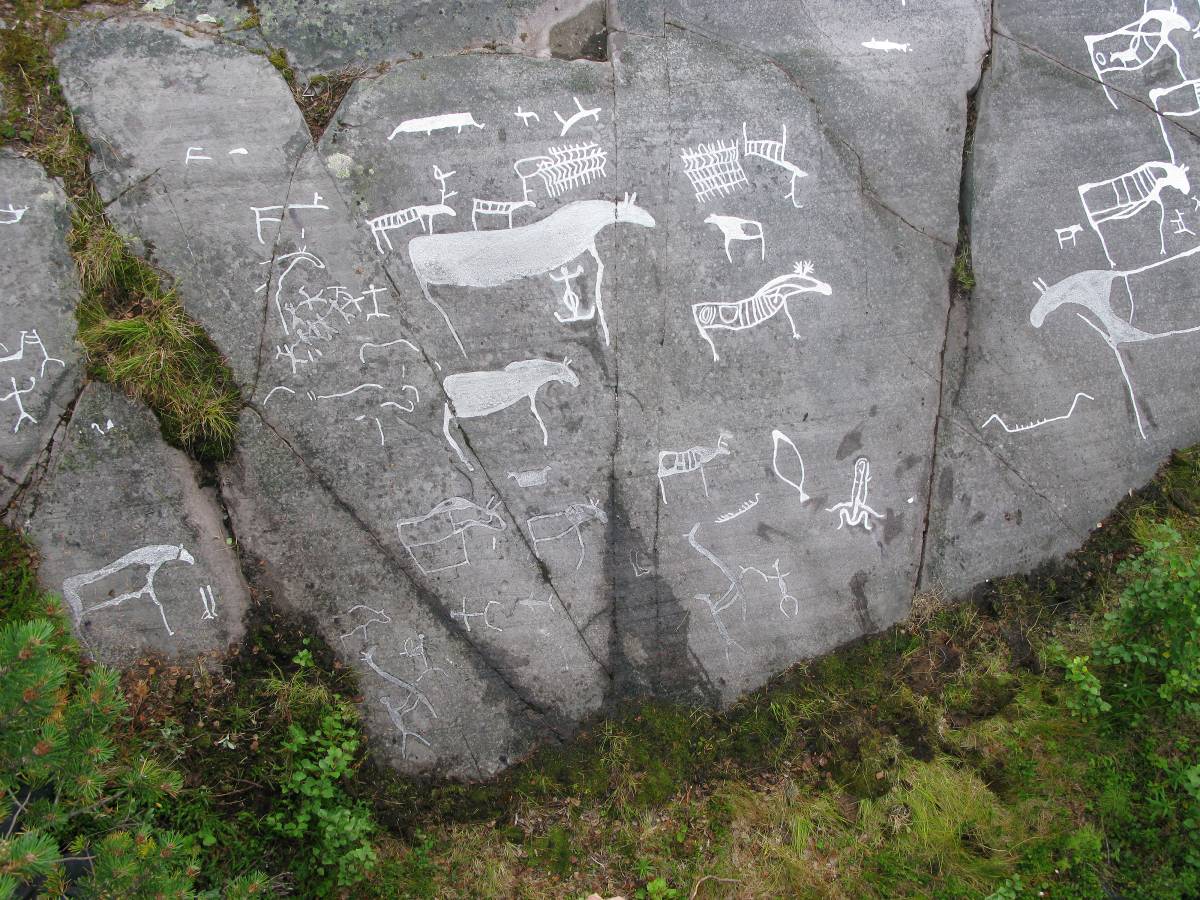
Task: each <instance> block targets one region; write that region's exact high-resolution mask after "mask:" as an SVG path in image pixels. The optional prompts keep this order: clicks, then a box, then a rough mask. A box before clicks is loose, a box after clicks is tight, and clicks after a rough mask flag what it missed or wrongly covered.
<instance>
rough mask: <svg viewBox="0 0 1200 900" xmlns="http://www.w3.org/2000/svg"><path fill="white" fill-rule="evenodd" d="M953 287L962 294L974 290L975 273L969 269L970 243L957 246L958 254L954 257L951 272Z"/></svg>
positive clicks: (966, 242) (964, 242)
mask: <svg viewBox="0 0 1200 900" xmlns="http://www.w3.org/2000/svg"><path fill="white" fill-rule="evenodd" d="M951 275H952V277H953V278H954V283H955V285H957V286H958V289H959V290H960V291H962V292H963V293H964V294H966V293H970V292H971V291H973V290H975V271H974V269H972V268H971V244H970V241H966V240H964V241H962V242H961V243H960V244H959V248H958V253H956V254H955V256H954V269H953V270H952V272H951Z"/></svg>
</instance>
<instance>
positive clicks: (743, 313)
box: [692, 262, 833, 362]
mask: <svg viewBox="0 0 1200 900" xmlns="http://www.w3.org/2000/svg"><path fill="white" fill-rule="evenodd" d="M812 271H813V265H812V263H810V262H803V263H796V267H795V269H794V270H793V271H792V272H791V273H789V274H787V275H780V276H779V277H778V278H773V279H771V280H770V281H768V282H767V283H766V284H764V285H763V286H762V287H760V288H759V289H758V290H757V291H756V292H755V294H754V296H752V297H747V298H746V299H744V300H734V301H732V302H728V303H726V302H721V301H717V302H704V303H693V304H692V318H693V319H694V320H695V322H696V328H697V330H699V332H700V336H701V337H702V338H704V340H706V341H707V342H708V346H709V348H710V349H711V350H712V354H713V362H716V361H717V360H719V359H720V358H721V357H720V354H718V353H717V346H716V344H714V343H713V339H712V335H711V334H710V332H712V331H745V330H746V329H748V328H754V327H755V326H757V325H761V324H762V323H763V322H765V321H767V320H768V319H770V318H771V317H772V316H774V315H775V314H776V313H777V312H779V311H780V310H783V314H784V315H785V316H787V320H788V323H789V324H790V325H791V326H792V337H793V338H794V339H796V340H799V339H800V332H799V331H797V330H796V320H795V319H793V318H792V311H791V309H789V308H788V300H790V299H791V298H792V297H794V296H796V295H797V294H807V293H816V294H821V295H823V296H825V297H828V296H830V295H831V294H832V293H833V288H831V287H830V286H829V285H827V284H826V283H825V282H823V281H820V280H818V279H816V278H814V277H813V275H812Z"/></svg>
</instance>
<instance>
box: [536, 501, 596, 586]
mask: <svg viewBox="0 0 1200 900" xmlns="http://www.w3.org/2000/svg"><path fill="white" fill-rule="evenodd" d="M588 522H599V523H600V524H601V525H607V524H608V514H607V513H605V512H604V510H603V509H601V508H600V504H599V502H597V501H596V500H588V501H587V502H586V503H572V504H570V505H569V506H568V507H567V508H566V509H564V510H562V511H561V512H556V513H547V514H546V515H543V516H532V517H530V519H529V521H528V522H526V523H525V524H526V527H527V528H528V529H529V539H530V540H531V541H532V542H533V552H534V554H535V555H536V556H537V558H538V559H541V558H542V556H541V553H540V552H539V551H538V544H542V543H545V542H546V541H557V540H558V539H559V538H563V537H566V536H567V535H568V534H571V533H572V532H573V533H574V534H575V539H576V540H577V541H579V561H578V562H577V563H575V571H576V572H578V571H579V569H580V567H581V566H582V565H583V557H584V554H585V553H586V548H585V546H584V543H583V526H584V525H586V524H587V523H588Z"/></svg>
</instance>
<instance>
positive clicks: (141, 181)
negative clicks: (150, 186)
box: [101, 166, 162, 209]
mask: <svg viewBox="0 0 1200 900" xmlns="http://www.w3.org/2000/svg"><path fill="white" fill-rule="evenodd" d="M161 171H162V166H159V167H158V168H157V169H155V170H154V171H153V172H151V173H150V174H149V175H143V176H142V177H141V178H138V179H137V180H135V181H134V182H133V183H132V184H129V185H127V186H125V187H124V188H122V189H121V192H120V193H118V194H117V195H115V196H114V197H112V199H110V200H105V201H104V202H103V203H101V206H102V207H103V208H104V209H108V208H109V207H110V206H112V205H113V204H114V203H116V202H117V201H118V200H120V199H121V198H122V197H124V196H125V195H126V194H128V193H129V192H130V191H132V190H134V189H135V188H138V187H141V186H142V185H143V184H145V183H146V182H147V181H149V180H150V179H151V178H153V177H154V176H155V175H157V174H158V173H159V172H161Z"/></svg>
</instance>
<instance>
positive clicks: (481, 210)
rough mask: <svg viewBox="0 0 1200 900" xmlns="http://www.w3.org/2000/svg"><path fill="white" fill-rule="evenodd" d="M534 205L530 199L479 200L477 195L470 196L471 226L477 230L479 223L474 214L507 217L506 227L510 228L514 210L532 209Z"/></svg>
mask: <svg viewBox="0 0 1200 900" xmlns="http://www.w3.org/2000/svg"><path fill="white" fill-rule="evenodd" d="M536 205H537V204H535V203H534V202H533V201H532V200H480V199H479V198H478V197H472V198H471V227H472V228H473V229H475V230H476V231H478V230H479V223H478V222H476V221H475V217H476V216H504V217H506V218H507V219H508V227H509V228H512V227H513V221H512V217H513V213H514V212H516V211H517V210H518V209H525V208H526V207H529V208H530V209H533V208H534V207H535V206H536Z"/></svg>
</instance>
